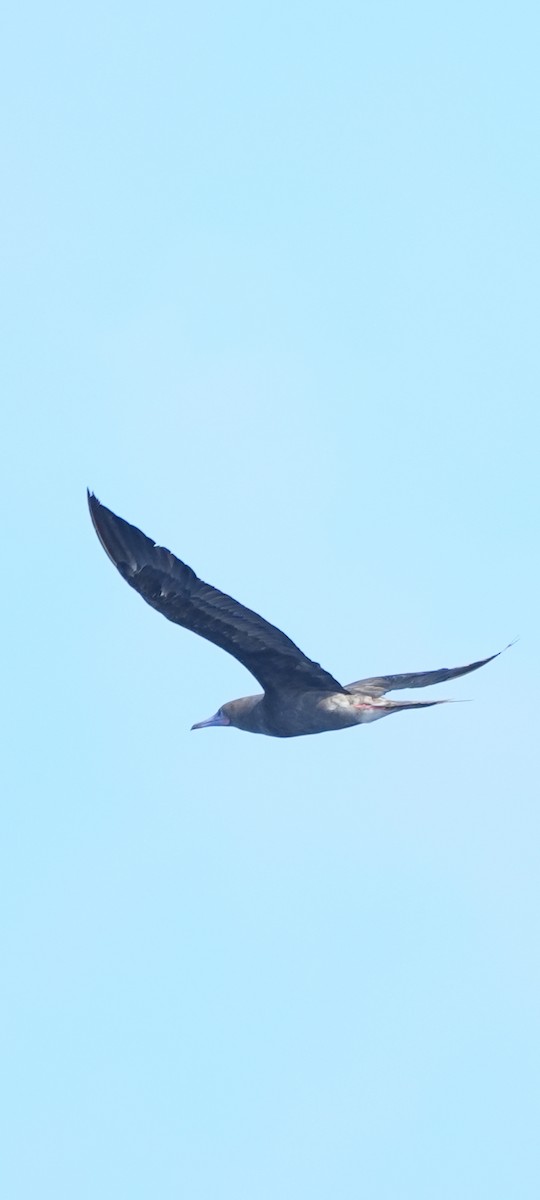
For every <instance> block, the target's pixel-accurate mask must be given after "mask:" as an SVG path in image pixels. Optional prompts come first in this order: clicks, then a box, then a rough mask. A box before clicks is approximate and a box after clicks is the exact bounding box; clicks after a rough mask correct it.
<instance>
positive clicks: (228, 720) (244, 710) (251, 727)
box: [191, 695, 264, 733]
mask: <svg viewBox="0 0 540 1200" xmlns="http://www.w3.org/2000/svg"><path fill="white" fill-rule="evenodd" d="M263 699H264V696H262V695H260V696H242V697H241V699H240V700H229V701H228V703H227V704H222V705H221V708H218V710H217V713H214V716H213V717H208V720H206V721H197V724H196V725H192V726H191V728H192V729H207V728H208V726H209V725H234V726H235V727H236V729H245V730H247V731H248V732H249V733H261V732H262V730H261V723H260V719H261V710H260V704H261V701H262V700H263Z"/></svg>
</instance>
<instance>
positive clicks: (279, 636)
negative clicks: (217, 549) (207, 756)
mask: <svg viewBox="0 0 540 1200" xmlns="http://www.w3.org/2000/svg"><path fill="white" fill-rule="evenodd" d="M88 505H89V508H90V516H91V518H92V522H93V525H94V529H95V531H96V533H97V535H98V538H99V540H100V542H101V545H102V546H103V549H104V550H105V552H106V553H107V554H108V556H109V558H110V559H111V561H112V562H113V563H114V565H115V567H116V568H117V569H118V571H119V572H120V574H121V575H122V577H123V578H124V579H125V580H126V582H127V583H129V584H130V586H131V587H133V588H135V591H136V592H138V593H139V595H140V596H142V597H143V600H146V602H147V604H151V605H152V608H156V609H157V611H158V612H160V613H163V616H164V617H167V619H168V620H169V621H173V622H174V623H175V624H176V625H183V626H184V628H185V629H191V630H192V632H193V633H198V634H200V636H201V637H204V638H207V640H208V641H209V642H214V645H216V646H220V647H221V649H222V650H226V651H227V652H228V654H232V655H233V656H234V658H237V659H238V661H239V662H241V663H242V664H243V666H244V667H246V668H247V670H248V671H250V672H251V674H252V675H254V676H255V679H256V680H257V681H258V683H259V684H260V685H261V687H262V688H263V693H262V694H259V695H257V696H242V697H241V699H239V700H229V702H228V703H227V704H222V706H221V708H220V709H218V711H217V713H215V715H214V716H213V717H209V718H208V719H207V720H206V721H199V722H198V723H197V724H196V725H192V729H204V728H206V727H207V726H209V725H233V726H235V727H236V728H237V729H243V730H245V731H246V732H247V733H264V734H267V735H268V736H269V737H299V736H301V735H303V734H308V733H325V732H327V731H330V730H333V729H348V728H350V727H351V726H353V725H364V724H366V723H367V722H369V721H378V720H379V719H380V717H387V716H389V715H390V713H395V712H403V711H405V709H409V708H431V707H432V706H433V705H435V704H444V703H446V701H444V700H389V699H388V698H387V693H388V692H395V691H399V690H400V689H402V688H421V687H427V686H429V685H430V684H434V683H443V681H445V680H447V679H457V677H458V676H459V675H467V674H468V673H469V671H477V670H478V668H479V667H483V666H485V664H486V663H488V662H492V660H493V659H494V658H497V657H498V655H499V654H501V653H502V651H500V650H499V651H498V652H497V654H491V655H490V657H489V658H482V659H480V660H479V661H478V662H473V663H468V665H467V666H466V667H442V668H441V669H440V670H439V671H420V672H412V673H411V674H404V675H380V676H377V677H375V678H373V679H359V680H357V681H356V682H355V683H348V684H347V685H346V686H344V685H343V684H341V683H338V681H337V679H334V676H333V675H330V674H329V673H328V671H325V670H324V669H323V667H321V666H320V664H319V663H316V662H312V660H311V659H310V658H306V655H305V654H303V653H302V651H301V650H299V649H298V646H295V644H294V642H292V641H291V639H290V638H288V637H287V635H286V634H285V633H282V632H281V630H280V629H277V628H276V626H275V625H271V624H270V622H269V621H265V619H264V617H260V616H259V614H258V613H256V612H252V610H251V609H249V608H245V607H244V605H243V604H239V603H238V601H237V600H233V599H232V597H231V596H227V595H225V593H224V592H220V591H218V589H217V588H214V587H212V586H211V584H209V583H204V582H203V580H202V579H199V578H198V576H197V575H196V574H195V572H194V571H193V570H192V569H191V567H188V566H186V564H185V563H183V562H181V560H180V559H179V558H176V557H175V555H174V554H171V551H170V550H166V549H165V548H164V547H163V546H158V545H156V544H155V543H154V542H153V541H151V539H150V538H148V537H146V535H145V534H144V533H142V532H141V530H140V529H137V527H136V526H135V525H130V524H129V523H128V522H127V521H124V520H123V519H122V517H117V516H116V515H115V513H113V512H111V511H110V509H108V508H105V505H103V504H100V502H99V500H98V499H97V497H96V496H94V495H93V493H92V492H88ZM506 648H507V647H506Z"/></svg>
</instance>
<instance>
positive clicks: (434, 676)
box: [346, 643, 513, 696]
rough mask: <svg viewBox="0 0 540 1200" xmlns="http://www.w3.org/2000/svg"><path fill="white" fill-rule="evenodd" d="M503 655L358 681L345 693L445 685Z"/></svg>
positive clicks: (382, 692) (376, 693)
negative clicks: (433, 669) (459, 664)
mask: <svg viewBox="0 0 540 1200" xmlns="http://www.w3.org/2000/svg"><path fill="white" fill-rule="evenodd" d="M512 644H513V643H510V645H512ZM505 650H508V646H505ZM503 653H504V651H503V650H498V651H497V653H496V654H490V656H489V658H481V659H479V660H478V662H473V663H469V664H468V665H467V666H466V667H441V669H440V671H417V672H412V673H411V674H407V675H379V676H376V677H374V678H373V679H358V680H357V681H356V683H348V684H347V687H346V691H348V692H362V693H364V692H365V693H366V694H367V695H369V696H384V695H385V694H386V692H397V691H399V690H400V688H421V687H430V685H431V684H433V683H445V682H446V680H447V679H457V678H458V676H459V675H468V674H469V671H477V670H478V668H479V667H485V665H486V663H488V662H493V659H494V658H498V657H499V654H503Z"/></svg>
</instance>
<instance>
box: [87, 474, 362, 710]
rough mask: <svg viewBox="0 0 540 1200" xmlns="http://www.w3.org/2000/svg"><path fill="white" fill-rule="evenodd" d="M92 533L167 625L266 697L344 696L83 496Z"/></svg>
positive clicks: (245, 612)
mask: <svg viewBox="0 0 540 1200" xmlns="http://www.w3.org/2000/svg"><path fill="white" fill-rule="evenodd" d="M88 505H89V508H90V515H91V517H92V521H93V524H94V529H95V531H96V533H97V535H98V538H99V540H100V542H101V544H102V546H103V549H104V550H105V551H106V552H107V554H108V555H109V558H110V559H111V560H112V562H113V563H114V565H115V567H117V568H118V570H119V571H120V574H121V575H122V576H123V578H124V579H125V580H126V582H127V583H129V584H130V585H131V587H133V588H135V591H137V592H139V595H141V596H142V597H143V599H144V600H146V602H147V603H148V604H151V605H152V608H156V609H157V611H158V612H160V613H163V616H164V617H167V619H168V620H169V621H174V622H175V624H176V625H183V626H184V628H185V629H191V630H192V632H193V633H198V634H200V636H201V637H204V638H207V640H208V641H209V642H214V644H215V645H216V646H220V647H221V649H222V650H226V651H227V653H228V654H232V655H233V656H234V658H237V659H238V661H239V662H241V663H242V664H243V666H244V667H247V670H248V671H251V674H252V675H254V676H255V679H258V681H259V683H260V684H261V687H263V688H264V690H265V692H267V691H270V692H276V691H283V690H291V689H293V690H295V691H296V690H302V691H303V690H305V689H314V690H317V691H323V692H343V691H344V688H343V687H342V685H341V684H340V683H338V682H337V680H336V679H334V678H333V677H332V675H329V674H328V672H327V671H324V670H323V668H322V667H321V666H319V663H315V662H312V661H311V659H309V658H306V656H305V654H302V651H301V650H299V649H298V646H295V644H294V642H291V640H290V638H288V637H287V636H286V635H285V634H284V633H282V632H281V630H280V629H276V627H275V626H274V625H270V623H269V622H268V621H265V620H264V618H263V617H260V616H259V615H258V613H255V612H252V611H251V609H249V608H244V606H243V605H242V604H239V603H238V601H237V600H233V599H232V597H231V596H226V595H225V593H224V592H218V590H217V588H214V587H211V585H210V584H209V583H204V582H203V580H202V579H199V578H198V577H197V575H196V574H195V572H194V571H192V569H191V567H188V566H186V564H185V563H183V562H181V561H180V559H179V558H175V556H174V554H171V552H170V550H166V549H165V548H164V547H163V546H156V545H155V544H154V542H152V541H151V540H150V538H147V537H146V536H145V534H144V533H141V530H140V529H137V528H136V526H135V525H129V524H128V522H127V521H124V520H122V518H121V517H117V516H115V514H114V513H113V512H111V511H110V509H108V508H105V506H104V505H103V504H100V502H99V500H97V499H96V497H95V496H94V495H92V493H91V492H88Z"/></svg>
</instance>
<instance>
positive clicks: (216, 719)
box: [191, 704, 232, 729]
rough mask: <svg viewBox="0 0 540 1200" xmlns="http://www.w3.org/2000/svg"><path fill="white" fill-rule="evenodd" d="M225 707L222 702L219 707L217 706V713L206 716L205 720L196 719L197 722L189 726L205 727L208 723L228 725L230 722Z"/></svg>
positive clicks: (195, 727)
mask: <svg viewBox="0 0 540 1200" xmlns="http://www.w3.org/2000/svg"><path fill="white" fill-rule="evenodd" d="M227 707H228V705H227V704H224V705H223V706H222V707H221V708H218V710H217V713H214V715H213V717H207V718H206V721H197V724H196V725H192V726H191V728H192V729H207V728H208V726H209V725H230V724H231V723H232V722H231V718H230V717H229V716H227V713H226V712H225V709H226V708H227Z"/></svg>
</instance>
